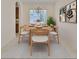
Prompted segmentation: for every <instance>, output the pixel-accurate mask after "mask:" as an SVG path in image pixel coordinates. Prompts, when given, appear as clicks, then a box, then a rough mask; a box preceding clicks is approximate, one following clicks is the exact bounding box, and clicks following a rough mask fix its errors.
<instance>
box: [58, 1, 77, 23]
mask: <svg viewBox="0 0 79 59" xmlns="http://www.w3.org/2000/svg"><path fill="white" fill-rule="evenodd" d="M59 19H60V22H65V23H77V4H76V1H73V2H71V3H69V4H67V5H65V6H64V7H63V8H61V9H60V14H59Z"/></svg>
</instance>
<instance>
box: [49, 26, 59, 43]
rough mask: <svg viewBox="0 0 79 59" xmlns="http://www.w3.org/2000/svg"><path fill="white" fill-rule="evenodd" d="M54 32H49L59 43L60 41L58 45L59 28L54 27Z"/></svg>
mask: <svg viewBox="0 0 79 59" xmlns="http://www.w3.org/2000/svg"><path fill="white" fill-rule="evenodd" d="M52 29H53V30H52V31H50V32H49V35H51V36H52V35H53V36H55V37H56V39H57V41H58V44H59V33H58V27H57V26H53V27H52Z"/></svg>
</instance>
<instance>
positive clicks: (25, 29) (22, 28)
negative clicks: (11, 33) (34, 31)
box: [18, 25, 30, 43]
mask: <svg viewBox="0 0 79 59" xmlns="http://www.w3.org/2000/svg"><path fill="white" fill-rule="evenodd" d="M29 32H30V28H29V27H28V25H23V26H20V31H19V40H18V43H20V41H21V40H23V37H24V36H26V37H27V38H29Z"/></svg>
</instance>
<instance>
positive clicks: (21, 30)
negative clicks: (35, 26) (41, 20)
mask: <svg viewBox="0 0 79 59" xmlns="http://www.w3.org/2000/svg"><path fill="white" fill-rule="evenodd" d="M29 30H30V29H29V26H28V25H23V26H20V33H21V32H23V31H29Z"/></svg>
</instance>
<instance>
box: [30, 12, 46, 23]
mask: <svg viewBox="0 0 79 59" xmlns="http://www.w3.org/2000/svg"><path fill="white" fill-rule="evenodd" d="M37 20H40V22H41V23H42V24H46V22H47V10H30V24H35V22H36V21H37Z"/></svg>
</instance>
